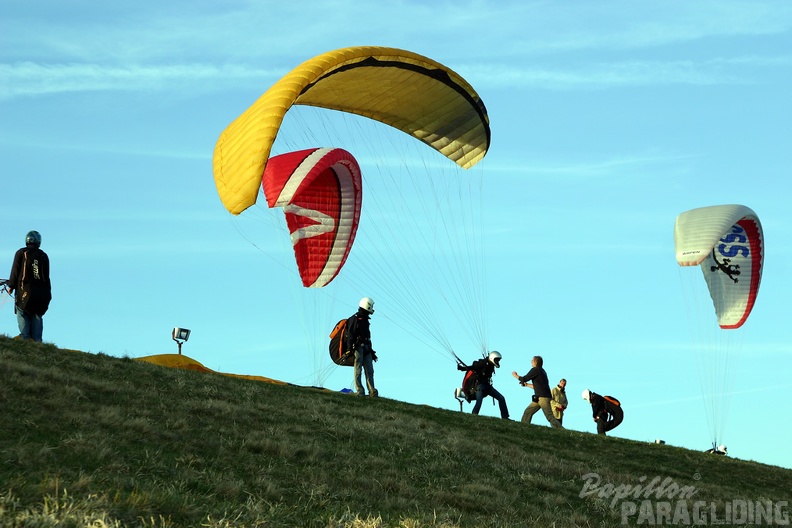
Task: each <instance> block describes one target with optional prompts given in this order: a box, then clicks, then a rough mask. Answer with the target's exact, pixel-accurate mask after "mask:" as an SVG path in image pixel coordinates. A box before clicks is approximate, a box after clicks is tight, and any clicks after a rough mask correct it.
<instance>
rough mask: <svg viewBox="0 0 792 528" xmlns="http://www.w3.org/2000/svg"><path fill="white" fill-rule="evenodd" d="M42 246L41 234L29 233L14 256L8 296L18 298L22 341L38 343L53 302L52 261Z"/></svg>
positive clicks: (15, 307)
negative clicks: (45, 317) (12, 295)
mask: <svg viewBox="0 0 792 528" xmlns="http://www.w3.org/2000/svg"><path fill="white" fill-rule="evenodd" d="M40 246H41V234H40V233H39V232H38V231H29V232H28V234H27V235H25V247H23V248H21V249H19V250H17V252H16V254H15V255H14V263H13V265H12V266H11V275H10V276H9V278H8V282H7V285H6V288H7V291H8V294H9V295H11V294H12V293H15V294H16V295H15V297H16V301H15V303H14V311H15V312H16V316H17V323H18V325H19V337H20V338H22V339H32V340H33V341H39V342H40V341H41V339H42V334H43V333H44V319H43V317H44V314H45V313H47V309H48V308H49V304H50V301H51V300H52V285H51V283H50V264H49V257H48V256H47V254H46V253H44V251H42V250H41V247H40Z"/></svg>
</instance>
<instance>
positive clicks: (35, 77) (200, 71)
mask: <svg viewBox="0 0 792 528" xmlns="http://www.w3.org/2000/svg"><path fill="white" fill-rule="evenodd" d="M284 73H285V71H273V70H266V69H251V68H248V67H245V66H234V65H228V66H213V65H208V64H182V65H173V66H109V67H108V66H102V65H99V64H53V65H46V64H35V63H32V62H23V63H19V64H11V65H9V64H0V78H2V79H4V82H3V83H2V84H0V99H9V98H13V97H17V96H21V95H41V94H53V93H63V92H95V91H155V90H170V89H172V88H173V86H174V85H179V86H184V85H190V86H193V87H194V88H195V89H202V87H206V83H207V82H208V83H211V84H212V85H213V86H216V87H220V86H226V85H227V82H229V81H231V82H238V81H239V80H241V79H256V80H260V79H273V80H274V79H277V78H279V77H280V76H282V75H283V74H284Z"/></svg>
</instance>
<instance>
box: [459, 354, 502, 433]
mask: <svg viewBox="0 0 792 528" xmlns="http://www.w3.org/2000/svg"><path fill="white" fill-rule="evenodd" d="M502 358H503V356H501V353H500V352H498V351H497V350H493V351H492V352H490V353H489V354H488V355H487V357H486V358H482V359H477V360H476V361H474V362H473V363H472V364H471V365H470V366H467V365H463V364H462V363H460V364H459V365H457V370H461V371H462V372H468V371H473V373H474V375H475V376H476V403H475V405H474V406H473V414H478V413H479V411H480V410H481V402H483V401H484V398H486V397H487V396H492V397H493V398H495V400H496V401H497V402H498V406H499V407H500V413H501V418H503V419H504V420H508V419H509V409H508V407H507V406H506V398H504V397H503V395H502V394H501V393H500V392H498V391H497V390H495V387H493V386H492V375H493V374H494V373H495V369H496V368H500V361H501V359H502Z"/></svg>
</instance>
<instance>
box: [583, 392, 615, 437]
mask: <svg viewBox="0 0 792 528" xmlns="http://www.w3.org/2000/svg"><path fill="white" fill-rule="evenodd" d="M583 399H584V400H586V401H587V402H589V403H590V404H591V410H592V414H593V416H594V421H595V422H597V434H601V435H604V434H605V433H606V432H608V431H610V430H612V429H615V428H616V427H617V426H618V425H619V424H620V423H622V420H624V411H623V410H622V408H621V403H620V402H619V400H617V399H616V398H614V397H613V396H600V395H599V394H596V393H595V392H593V391H590V390H588V389H586V390H584V391H583Z"/></svg>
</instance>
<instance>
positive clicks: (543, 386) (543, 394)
mask: <svg viewBox="0 0 792 528" xmlns="http://www.w3.org/2000/svg"><path fill="white" fill-rule="evenodd" d="M543 365H544V360H543V359H542V356H534V357H533V358H532V359H531V370H529V371H528V373H527V374H526V375H525V376H520V375H519V374H517V372H512V376H514V377H515V378H517V381H519V382H520V385H521V386H523V387H528V388H531V389H533V390H534V395H533V397H532V398H531V403H529V404H528V407H526V408H525V411H524V412H523V415H522V419H521V420H520V421H521V422H523V423H527V424H530V423H531V418H533V415H534V414H536V412H537V411H538V410H539V409H542V412H544V415H545V418H547V421H548V422H550V425H552V426H553V427H554V428H556V429H563V428H564V426H562V425H561V422H559V421H558V420H557V419H556V417H555V416H553V409H552V407H551V406H550V399H551V397H552V394H551V392H550V382H549V381H548V379H547V372H545V369H544V368H543ZM529 381H532V382H533V383H528V382H529Z"/></svg>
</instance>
